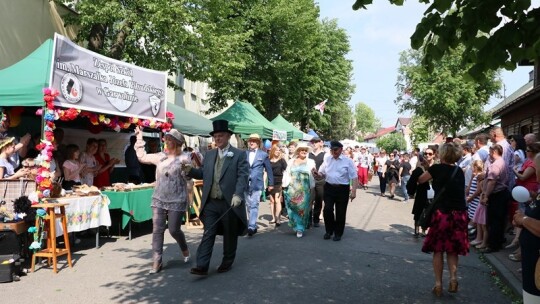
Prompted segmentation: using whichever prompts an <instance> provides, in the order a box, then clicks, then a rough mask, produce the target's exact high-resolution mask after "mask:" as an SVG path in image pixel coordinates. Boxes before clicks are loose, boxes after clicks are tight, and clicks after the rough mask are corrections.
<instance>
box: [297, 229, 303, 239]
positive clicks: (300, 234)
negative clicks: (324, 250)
mask: <svg viewBox="0 0 540 304" xmlns="http://www.w3.org/2000/svg"><path fill="white" fill-rule="evenodd" d="M303 236H304V233H303V232H302V231H300V230H298V231H296V237H297V238H301V237H303Z"/></svg>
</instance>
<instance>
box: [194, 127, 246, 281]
mask: <svg viewBox="0 0 540 304" xmlns="http://www.w3.org/2000/svg"><path fill="white" fill-rule="evenodd" d="M213 127H214V130H213V131H212V132H210V135H211V136H212V137H213V138H214V142H215V144H216V147H217V149H212V150H210V151H208V152H207V153H206V156H205V158H204V161H203V165H202V167H201V168H190V167H186V168H185V171H186V172H187V175H188V176H189V177H193V178H195V179H202V180H203V191H202V200H201V206H200V210H201V213H200V219H201V221H202V222H203V224H204V233H203V237H202V239H201V244H200V245H199V248H198V250H197V267H194V268H192V269H191V273H192V274H196V275H206V274H208V268H209V266H210V258H211V257H212V250H213V247H214V242H215V239H216V235H218V234H219V235H223V259H222V261H221V265H220V266H219V267H218V269H217V271H218V272H219V273H221V272H227V271H229V270H230V269H231V267H232V264H233V262H234V259H235V257H236V247H237V243H238V236H241V235H245V234H246V231H247V225H248V223H247V216H246V207H245V203H244V201H243V199H242V198H243V197H244V193H245V192H246V191H247V185H248V176H249V164H248V161H247V159H246V153H245V152H244V151H242V150H239V149H236V148H235V147H233V146H231V144H230V143H229V140H230V138H231V135H232V134H233V132H232V131H230V130H229V122H228V121H226V120H216V121H214V122H213Z"/></svg>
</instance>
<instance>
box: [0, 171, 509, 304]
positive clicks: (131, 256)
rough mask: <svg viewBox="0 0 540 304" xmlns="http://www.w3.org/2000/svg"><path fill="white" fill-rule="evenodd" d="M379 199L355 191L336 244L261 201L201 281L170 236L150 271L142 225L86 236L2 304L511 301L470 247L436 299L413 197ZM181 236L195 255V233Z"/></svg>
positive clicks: (4, 289)
mask: <svg viewBox="0 0 540 304" xmlns="http://www.w3.org/2000/svg"><path fill="white" fill-rule="evenodd" d="M377 193H378V184H377V182H375V180H374V181H373V182H372V183H371V184H370V186H369V189H368V190H358V197H357V198H356V199H355V200H354V201H353V202H351V203H349V209H348V213H347V227H346V229H345V233H344V235H343V238H342V239H341V241H338V242H335V241H332V240H323V235H324V225H323V223H321V227H318V228H311V229H309V230H307V231H306V232H305V234H304V237H303V238H301V239H298V238H297V237H296V235H295V233H294V231H293V230H292V229H291V228H289V227H288V226H287V224H282V225H281V226H280V227H278V228H275V227H274V225H273V224H269V220H270V215H269V206H268V203H261V212H260V215H259V229H258V231H259V232H258V233H257V234H255V235H254V236H253V237H251V238H248V237H242V238H240V239H239V244H238V251H237V257H236V261H235V263H234V265H233V268H232V270H231V271H229V272H227V273H217V271H216V268H217V266H218V265H219V264H220V261H221V254H222V243H221V237H218V238H217V239H216V246H215V250H214V255H213V257H212V263H211V269H210V273H209V275H208V276H206V277H200V276H194V275H191V274H190V273H189V269H190V268H191V267H192V266H194V264H193V262H191V263H188V264H184V263H183V262H182V260H181V253H180V250H179V248H178V247H177V246H176V245H175V244H174V243H173V239H172V238H171V237H170V236H169V235H168V233H166V237H165V252H164V269H163V271H161V272H160V273H158V274H155V275H147V273H148V270H149V269H150V267H151V252H150V247H151V246H150V244H151V233H150V231H151V230H150V229H149V225H148V223H146V225H145V224H140V225H134V238H133V239H132V240H128V239H127V238H126V237H125V236H121V237H112V238H101V242H102V246H101V247H100V248H99V249H95V248H92V243H93V239H92V238H89V239H85V240H83V243H81V245H78V246H77V247H76V248H75V250H74V253H73V258H74V265H73V268H71V269H70V268H69V267H68V266H67V264H66V263H65V258H60V270H59V272H58V274H54V273H53V272H52V269H50V268H48V267H47V266H46V265H43V266H41V265H40V266H37V269H36V271H35V272H34V273H29V274H28V275H27V276H23V277H22V278H21V281H19V282H13V283H6V284H0V294H1V295H2V303H33V304H37V303H53V302H57V303H62V302H65V303H68V302H69V303H183V304H191V303H329V304H331V303H378V304H382V303H392V304H395V303H488V302H489V303H490V304H496V303H511V299H510V298H509V297H507V296H506V295H504V294H503V293H502V292H501V291H500V289H499V288H498V287H497V286H496V285H495V284H494V281H493V279H492V278H491V274H490V271H491V270H490V268H489V267H488V266H487V265H486V264H485V263H483V262H482V261H480V259H479V256H478V255H477V254H476V252H475V250H471V253H470V254H469V255H468V256H466V257H460V261H459V270H458V274H459V284H460V285H459V292H458V293H455V294H450V293H448V292H447V291H446V289H447V287H448V272H447V270H446V269H445V271H444V294H443V296H442V297H441V298H436V297H434V296H433V295H432V293H431V288H432V286H433V282H434V279H433V272H432V266H431V255H429V254H425V253H422V252H421V250H420V249H421V246H422V240H423V239H422V238H420V239H415V238H414V237H413V236H412V233H413V221H412V214H411V209H412V200H410V201H409V203H406V204H405V203H403V202H401V201H398V200H397V197H396V199H395V200H390V199H389V198H386V197H380V196H379V195H378V194H377ZM184 231H185V233H186V238H187V240H188V243H189V248H190V250H191V252H192V256H194V255H195V252H196V249H197V246H198V243H199V240H200V238H201V235H202V230H201V229H197V228H195V229H184ZM85 244H86V245H85ZM192 260H194V259H192Z"/></svg>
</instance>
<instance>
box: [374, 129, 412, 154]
mask: <svg viewBox="0 0 540 304" xmlns="http://www.w3.org/2000/svg"><path fill="white" fill-rule="evenodd" d="M375 144H376V145H377V147H379V149H385V150H386V151H394V150H398V151H404V150H405V149H407V142H406V141H405V138H403V135H401V134H400V133H390V134H388V135H385V136H383V137H381V138H379V139H377V140H376V141H375Z"/></svg>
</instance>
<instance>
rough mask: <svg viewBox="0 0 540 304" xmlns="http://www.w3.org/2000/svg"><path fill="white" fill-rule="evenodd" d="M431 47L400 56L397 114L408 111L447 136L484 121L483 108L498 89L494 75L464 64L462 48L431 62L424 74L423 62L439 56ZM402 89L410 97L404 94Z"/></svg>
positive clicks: (451, 50)
mask: <svg viewBox="0 0 540 304" xmlns="http://www.w3.org/2000/svg"><path fill="white" fill-rule="evenodd" d="M430 47H431V49H429V50H424V48H421V49H420V50H418V51H413V50H409V51H406V52H403V53H402V54H401V58H400V63H401V66H400V68H399V75H398V82H397V84H396V88H397V94H398V97H397V99H396V101H395V102H396V104H397V105H398V107H399V109H400V111H411V112H413V113H414V115H415V116H416V118H421V119H422V120H423V121H425V124H428V125H430V126H431V127H433V128H434V129H435V130H437V131H442V132H445V133H447V134H455V133H456V132H457V131H459V129H460V128H462V127H464V126H468V125H469V124H479V123H482V122H484V121H486V115H485V113H484V109H483V107H484V105H486V104H487V103H488V101H489V98H490V97H491V96H492V95H496V94H497V93H498V90H499V89H500V82H499V81H498V79H497V74H496V73H494V72H484V71H485V69H483V68H482V67H477V66H476V65H473V64H466V63H464V62H463V60H462V57H463V56H465V55H464V54H465V48H464V47H463V46H459V47H458V48H456V49H450V50H449V51H448V52H447V53H446V54H444V55H442V56H441V57H440V58H439V59H437V60H432V61H430V63H431V64H432V65H431V67H432V68H431V69H430V70H426V68H425V62H424V61H423V60H426V57H427V56H430V55H433V54H435V55H436V56H440V54H441V52H440V50H434V49H433V47H434V46H433V45H428V46H426V48H430ZM419 60H422V63H419ZM467 71H469V75H468V74H467V73H466V72H467ZM471 76H472V77H471ZM405 87H406V88H407V92H412V94H406V92H405V90H404V89H403V88H405Z"/></svg>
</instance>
